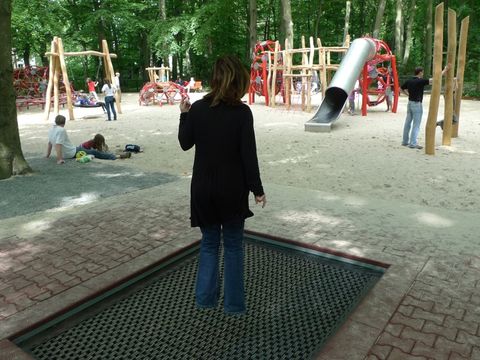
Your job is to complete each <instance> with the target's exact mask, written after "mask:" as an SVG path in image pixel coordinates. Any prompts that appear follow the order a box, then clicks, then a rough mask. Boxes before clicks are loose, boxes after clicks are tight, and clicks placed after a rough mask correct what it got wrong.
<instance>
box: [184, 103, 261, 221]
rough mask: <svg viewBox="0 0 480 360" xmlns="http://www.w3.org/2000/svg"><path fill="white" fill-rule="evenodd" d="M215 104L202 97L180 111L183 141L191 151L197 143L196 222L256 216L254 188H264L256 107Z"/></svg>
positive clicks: (193, 187) (258, 190) (192, 203)
mask: <svg viewBox="0 0 480 360" xmlns="http://www.w3.org/2000/svg"><path fill="white" fill-rule="evenodd" d="M210 104H211V101H210V100H207V99H202V100H199V101H196V102H195V103H194V104H193V105H192V107H191V108H190V111H189V112H188V113H182V114H181V115H180V126H179V129H178V140H179V142H180V146H181V147H182V149H183V150H185V151H187V150H189V149H190V148H192V147H193V146H194V145H195V161H194V164H193V175H192V183H191V190H190V191H191V199H190V206H191V218H190V219H191V225H192V227H194V226H206V225H212V224H219V223H224V222H226V221H230V220H239V219H241V220H244V219H245V218H247V217H250V216H253V213H252V212H251V211H250V209H249V207H248V195H249V192H250V191H252V192H253V193H254V195H255V196H261V195H263V194H264V192H263V187H262V181H261V179H260V171H259V169H258V159H257V149H256V144H255V133H254V130H253V116H252V112H251V110H250V108H249V107H248V106H247V105H245V104H240V105H236V106H232V105H227V104H224V103H220V104H219V105H217V106H214V107H210Z"/></svg>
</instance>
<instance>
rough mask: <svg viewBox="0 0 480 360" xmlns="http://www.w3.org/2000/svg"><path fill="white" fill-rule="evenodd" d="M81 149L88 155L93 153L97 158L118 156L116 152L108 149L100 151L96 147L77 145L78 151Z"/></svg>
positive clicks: (114, 158) (112, 158)
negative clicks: (107, 150)
mask: <svg viewBox="0 0 480 360" xmlns="http://www.w3.org/2000/svg"><path fill="white" fill-rule="evenodd" d="M79 151H85V152H86V153H87V154H88V155H93V156H95V157H96V158H97V159H102V160H116V159H117V157H116V156H115V154H112V153H109V152H106V151H98V150H95V149H85V148H84V147H81V146H77V152H79Z"/></svg>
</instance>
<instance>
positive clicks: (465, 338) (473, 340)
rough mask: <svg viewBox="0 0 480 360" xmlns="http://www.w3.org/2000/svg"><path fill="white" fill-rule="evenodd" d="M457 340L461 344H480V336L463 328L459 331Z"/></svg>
mask: <svg viewBox="0 0 480 360" xmlns="http://www.w3.org/2000/svg"><path fill="white" fill-rule="evenodd" d="M455 341H456V342H458V343H461V344H471V345H479V346H480V336H475V335H472V334H470V333H468V332H466V331H463V330H459V331H458V335H457V338H456V339H455Z"/></svg>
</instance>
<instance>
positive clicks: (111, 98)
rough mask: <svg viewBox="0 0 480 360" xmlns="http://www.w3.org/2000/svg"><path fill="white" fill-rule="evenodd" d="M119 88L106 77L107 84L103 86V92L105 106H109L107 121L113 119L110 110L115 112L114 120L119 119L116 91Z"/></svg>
mask: <svg viewBox="0 0 480 360" xmlns="http://www.w3.org/2000/svg"><path fill="white" fill-rule="evenodd" d="M116 90H117V88H116V87H115V86H113V85H112V83H111V82H110V80H108V79H105V84H104V85H103V87H102V93H104V94H105V107H106V108H107V116H108V119H107V121H111V120H112V118H111V116H110V110H111V111H112V114H113V120H117V112H116V111H115V91H116Z"/></svg>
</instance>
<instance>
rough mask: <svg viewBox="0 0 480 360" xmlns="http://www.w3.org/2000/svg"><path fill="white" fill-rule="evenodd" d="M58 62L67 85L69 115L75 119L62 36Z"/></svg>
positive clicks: (59, 42)
mask: <svg viewBox="0 0 480 360" xmlns="http://www.w3.org/2000/svg"><path fill="white" fill-rule="evenodd" d="M58 63H59V64H60V70H61V71H62V79H63V85H65V93H66V96H67V108H68V116H69V119H70V120H75V116H74V115H73V104H72V91H71V89H70V81H69V80H68V73H67V66H66V64H65V56H64V51H63V41H62V39H61V38H58Z"/></svg>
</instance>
